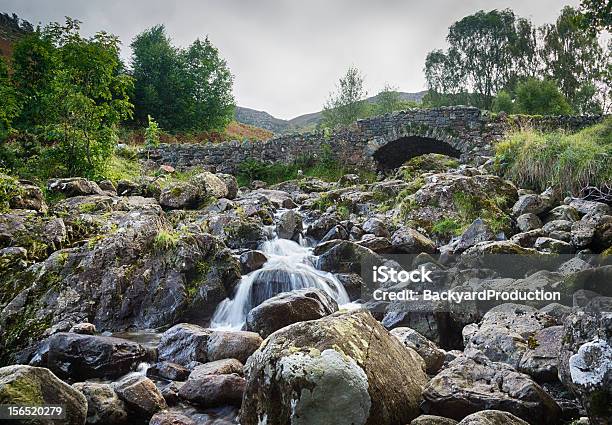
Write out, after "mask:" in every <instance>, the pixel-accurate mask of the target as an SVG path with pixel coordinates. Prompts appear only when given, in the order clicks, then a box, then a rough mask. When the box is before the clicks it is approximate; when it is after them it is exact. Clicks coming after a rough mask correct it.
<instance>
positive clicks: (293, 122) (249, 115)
mask: <svg viewBox="0 0 612 425" xmlns="http://www.w3.org/2000/svg"><path fill="white" fill-rule="evenodd" d="M425 93H427V91H421V92H418V93H406V92H399V95H400V98H401V99H402V100H403V101H410V102H417V103H419V102H421V100H422V99H423V96H425ZM377 100H378V99H377V96H372V97H368V98H367V99H366V101H367V102H370V103H377ZM321 117H322V113H321V111H319V112H312V113H310V114H304V115H300V116H297V117H295V118H292V119H290V120H283V119H280V118H276V117H274V116H272V115H270V114H269V113H267V112H265V111H257V110H255V109H250V108H244V107H242V106H237V107H236V121H238V122H241V123H244V124H248V125H253V126H256V127H260V128H265V129H266V130H270V131H271V132H273V133H287V132H291V131H305V130H310V129H313V128H314V127H316V126H317V124H319V122H320V121H321Z"/></svg>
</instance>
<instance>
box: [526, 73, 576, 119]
mask: <svg viewBox="0 0 612 425" xmlns="http://www.w3.org/2000/svg"><path fill="white" fill-rule="evenodd" d="M514 109H515V112H518V113H522V114H531V115H535V114H538V115H569V114H571V113H572V108H571V106H570V104H569V103H568V101H567V99H566V98H565V96H563V94H562V93H561V92H560V91H559V88H558V87H557V86H556V85H555V83H554V81H550V80H538V79H535V78H529V79H527V80H525V81H522V82H520V83H518V85H517V87H516V105H515V108H514Z"/></svg>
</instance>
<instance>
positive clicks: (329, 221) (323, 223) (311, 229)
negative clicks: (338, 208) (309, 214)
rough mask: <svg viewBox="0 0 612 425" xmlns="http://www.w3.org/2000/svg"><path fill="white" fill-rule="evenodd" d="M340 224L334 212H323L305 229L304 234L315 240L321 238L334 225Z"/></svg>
mask: <svg viewBox="0 0 612 425" xmlns="http://www.w3.org/2000/svg"><path fill="white" fill-rule="evenodd" d="M338 224H340V219H339V218H338V217H337V216H336V215H335V214H323V215H322V216H321V217H319V218H318V219H317V220H315V221H314V222H313V223H311V224H310V225H309V226H308V228H307V229H306V234H307V235H308V236H310V237H312V238H314V239H316V240H321V239H322V238H323V237H324V236H325V235H326V234H327V232H329V231H330V230H331V229H332V228H333V227H334V226H336V225H338Z"/></svg>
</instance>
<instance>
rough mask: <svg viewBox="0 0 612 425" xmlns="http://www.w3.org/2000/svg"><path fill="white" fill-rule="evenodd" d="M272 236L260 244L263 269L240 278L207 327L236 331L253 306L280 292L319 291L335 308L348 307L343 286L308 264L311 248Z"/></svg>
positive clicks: (311, 264) (310, 262) (331, 275)
mask: <svg viewBox="0 0 612 425" xmlns="http://www.w3.org/2000/svg"><path fill="white" fill-rule="evenodd" d="M305 245H306V244H305V243H304V241H302V243H301V244H298V243H296V242H294V241H291V240H288V239H279V238H277V237H276V236H275V237H274V238H273V239H271V240H268V241H266V242H264V243H263V244H262V246H261V250H262V251H263V252H264V253H265V254H266V256H267V257H268V261H267V262H266V263H265V264H264V266H263V267H262V268H261V269H259V270H256V271H254V272H251V273H249V274H248V275H246V276H243V277H242V279H241V280H240V283H239V285H238V288H237V290H236V293H235V295H234V298H233V299H229V298H227V299H225V300H224V301H222V302H221V304H219V306H218V307H217V310H216V311H215V314H214V315H213V318H212V322H211V327H212V328H225V329H240V328H242V326H243V325H244V323H245V321H246V317H247V314H248V313H249V311H251V309H252V308H253V307H256V306H257V305H259V304H261V303H262V302H263V301H265V300H267V299H269V298H272V297H273V296H274V295H276V294H279V293H281V292H288V291H292V290H294V289H303V288H319V289H322V290H324V291H325V292H327V293H328V294H329V295H330V296H331V297H332V298H333V299H335V300H336V302H337V303H338V304H339V305H343V304H348V303H349V302H350V299H349V296H348V294H347V293H346V290H345V289H344V286H342V284H341V283H340V282H339V281H338V279H336V277H335V276H334V275H333V274H331V273H328V272H324V271H321V270H317V269H316V268H315V267H314V264H313V262H312V260H313V256H312V248H309V247H307V246H305Z"/></svg>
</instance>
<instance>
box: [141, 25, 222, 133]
mask: <svg viewBox="0 0 612 425" xmlns="http://www.w3.org/2000/svg"><path fill="white" fill-rule="evenodd" d="M131 46H132V50H133V53H132V68H133V75H134V78H135V79H136V83H135V90H134V92H135V94H134V103H135V106H136V114H135V117H136V122H137V123H138V124H140V125H146V123H147V116H148V115H151V116H154V117H155V118H156V119H157V120H158V121H159V123H160V125H161V126H162V127H163V128H165V129H166V130H169V131H210V130H222V129H223V128H225V126H226V125H227V124H228V123H229V122H230V121H231V119H232V118H233V114H234V98H233V95H232V84H233V77H232V75H231V73H230V71H229V69H228V67H227V64H226V62H225V61H224V60H223V59H222V58H221V56H220V54H219V51H218V49H217V48H216V47H214V46H213V44H212V43H211V42H210V40H209V39H208V38H206V39H205V40H204V41H200V40H196V41H195V42H194V43H193V44H192V45H191V46H189V48H187V49H178V48H176V47H174V46H172V43H171V40H170V39H169V38H168V37H167V35H166V32H165V28H164V26H163V25H158V26H155V27H153V28H151V29H148V30H146V31H144V32H142V33H140V34H139V35H138V36H136V38H135V39H134V41H133V42H132V44H131Z"/></svg>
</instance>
